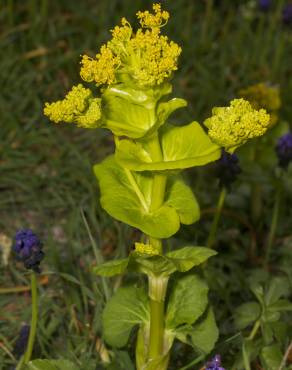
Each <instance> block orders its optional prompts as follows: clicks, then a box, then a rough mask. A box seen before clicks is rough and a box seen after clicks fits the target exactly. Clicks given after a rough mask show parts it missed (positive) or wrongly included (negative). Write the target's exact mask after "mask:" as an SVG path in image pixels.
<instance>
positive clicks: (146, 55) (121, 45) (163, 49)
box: [80, 4, 181, 87]
mask: <svg viewBox="0 0 292 370" xmlns="http://www.w3.org/2000/svg"><path fill="white" fill-rule="evenodd" d="M153 11H154V14H152V13H150V12H149V11H145V12H138V13H137V17H138V19H139V21H140V24H141V26H142V28H139V29H138V30H137V32H136V33H135V32H133V29H132V26H131V25H130V23H129V22H128V21H127V20H126V19H125V18H123V19H122V22H121V26H116V27H115V28H114V29H113V30H112V31H111V33H112V39H111V40H110V41H109V42H108V43H107V44H106V45H103V46H102V47H101V50H100V53H99V54H97V55H96V58H95V59H92V58H90V57H88V56H87V55H84V56H83V58H82V61H81V64H82V67H81V71H80V75H81V78H83V79H84V80H85V81H87V82H91V81H95V83H96V84H97V85H111V84H114V83H118V82H125V81H127V82H129V81H133V82H134V84H135V85H139V86H140V87H153V86H155V85H159V84H161V83H162V82H163V81H164V80H165V79H168V78H170V77H171V75H172V73H173V71H175V70H176V69H177V60H178V57H179V55H180V53H181V48H180V47H179V46H178V45H177V44H176V43H175V42H173V41H170V40H168V38H167V36H162V35H161V27H162V26H163V25H164V24H166V22H167V20H168V18H169V14H168V12H166V11H162V10H161V5H160V4H154V5H153Z"/></svg>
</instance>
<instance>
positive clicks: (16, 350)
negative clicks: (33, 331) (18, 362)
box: [13, 325, 30, 359]
mask: <svg viewBox="0 0 292 370" xmlns="http://www.w3.org/2000/svg"><path fill="white" fill-rule="evenodd" d="M29 332H30V326H29V325H23V326H22V327H21V329H20V332H19V335H18V338H17V340H16V342H15V344H14V347H13V354H14V356H15V358H16V359H19V358H20V357H21V356H22V355H23V354H24V352H25V351H26V347H27V343H28V338H29Z"/></svg>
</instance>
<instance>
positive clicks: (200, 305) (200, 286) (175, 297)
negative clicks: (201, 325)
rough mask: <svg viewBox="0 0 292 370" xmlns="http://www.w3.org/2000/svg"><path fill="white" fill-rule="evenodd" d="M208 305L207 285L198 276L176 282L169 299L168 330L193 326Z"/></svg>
mask: <svg viewBox="0 0 292 370" xmlns="http://www.w3.org/2000/svg"><path fill="white" fill-rule="evenodd" d="M207 304H208V286H207V284H206V283H205V282H204V281H203V280H202V279H201V278H199V277H198V276H197V275H188V276H184V277H181V278H180V279H178V280H176V281H175V283H174V286H173V290H172V292H171V294H170V297H169V302H168V306H167V313H166V328H168V329H172V328H176V327H177V326H179V325H182V324H193V323H194V322H195V321H196V320H197V319H198V318H199V317H200V316H201V315H202V314H203V312H204V311H205V309H206V306H207Z"/></svg>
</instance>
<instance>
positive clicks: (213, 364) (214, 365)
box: [206, 355, 225, 370]
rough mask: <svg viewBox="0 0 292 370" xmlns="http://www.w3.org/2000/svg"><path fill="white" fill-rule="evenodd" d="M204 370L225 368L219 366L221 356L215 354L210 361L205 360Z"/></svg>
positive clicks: (222, 369) (221, 369)
mask: <svg viewBox="0 0 292 370" xmlns="http://www.w3.org/2000/svg"><path fill="white" fill-rule="evenodd" d="M206 370H225V369H224V367H222V366H221V356H220V355H216V356H215V357H214V358H213V359H212V360H211V361H209V362H207V364H206Z"/></svg>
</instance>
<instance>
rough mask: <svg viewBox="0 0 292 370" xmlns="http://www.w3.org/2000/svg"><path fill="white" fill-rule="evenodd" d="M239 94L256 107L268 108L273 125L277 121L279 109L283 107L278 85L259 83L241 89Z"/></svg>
mask: <svg viewBox="0 0 292 370" xmlns="http://www.w3.org/2000/svg"><path fill="white" fill-rule="evenodd" d="M239 96H240V97H241V98H244V99H246V100H248V101H249V102H250V103H251V105H252V107H253V108H254V109H260V108H264V109H266V110H267V112H268V113H270V115H271V124H272V125H273V124H275V123H276V122H277V120H278V114H277V111H278V110H279V108H280V107H281V97H280V91H279V88H278V87H277V86H270V85H269V84H267V83H258V84H255V85H252V86H249V87H247V88H245V89H241V90H239Z"/></svg>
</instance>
